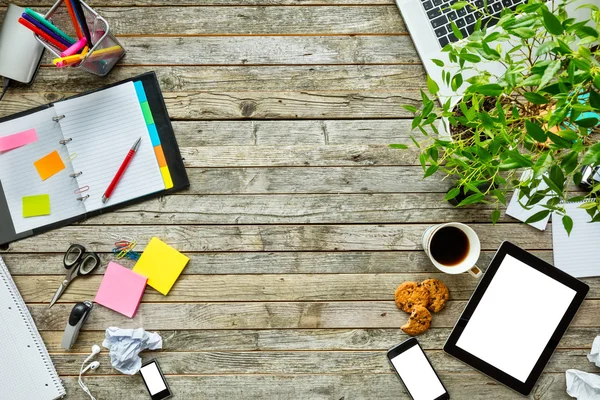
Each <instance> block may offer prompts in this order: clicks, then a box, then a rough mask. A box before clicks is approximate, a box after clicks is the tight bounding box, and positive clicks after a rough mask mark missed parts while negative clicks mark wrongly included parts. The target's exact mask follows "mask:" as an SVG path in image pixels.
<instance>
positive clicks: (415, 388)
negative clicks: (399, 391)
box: [392, 346, 446, 400]
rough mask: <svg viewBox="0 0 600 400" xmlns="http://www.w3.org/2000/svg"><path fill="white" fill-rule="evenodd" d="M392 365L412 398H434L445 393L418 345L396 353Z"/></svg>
mask: <svg viewBox="0 0 600 400" xmlns="http://www.w3.org/2000/svg"><path fill="white" fill-rule="evenodd" d="M392 365H393V366H394V368H396V371H398V375H400V378H401V379H402V382H404V386H406V389H408V391H409V393H410V395H411V396H412V397H413V399H414V400H434V399H437V398H438V397H440V396H441V395H443V394H444V393H446V391H445V390H444V386H442V382H440V380H439V379H438V377H437V375H436V374H435V371H434V370H433V368H432V367H431V365H430V364H429V361H427V358H426V357H425V353H423V351H422V350H421V348H420V347H419V346H413V347H411V348H410V349H408V350H406V351H405V352H404V353H401V354H398V355H397V356H396V357H394V358H393V359H392Z"/></svg>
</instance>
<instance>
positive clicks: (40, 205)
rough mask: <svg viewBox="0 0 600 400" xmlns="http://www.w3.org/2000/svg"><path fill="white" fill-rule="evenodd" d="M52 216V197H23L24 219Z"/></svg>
mask: <svg viewBox="0 0 600 400" xmlns="http://www.w3.org/2000/svg"><path fill="white" fill-rule="evenodd" d="M41 215H50V195H49V194H38V195H36V196H23V217H25V218H28V217H39V216H41Z"/></svg>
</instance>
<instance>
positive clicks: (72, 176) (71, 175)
mask: <svg viewBox="0 0 600 400" xmlns="http://www.w3.org/2000/svg"><path fill="white" fill-rule="evenodd" d="M81 174H83V172H81V171H79V172H76V173H74V174H70V175H69V176H70V177H71V178H77V177H78V176H79V175H81Z"/></svg>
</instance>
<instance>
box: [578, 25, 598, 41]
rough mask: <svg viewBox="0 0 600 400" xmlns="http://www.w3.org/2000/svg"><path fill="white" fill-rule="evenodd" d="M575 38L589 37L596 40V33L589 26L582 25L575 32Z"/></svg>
mask: <svg viewBox="0 0 600 400" xmlns="http://www.w3.org/2000/svg"><path fill="white" fill-rule="evenodd" d="M576 33H577V36H579V37H580V38H584V37H586V36H591V37H594V38H598V31H597V30H595V29H594V28H592V27H591V26H587V25H582V26H580V27H579V28H577V30H576Z"/></svg>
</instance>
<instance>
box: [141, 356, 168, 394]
mask: <svg viewBox="0 0 600 400" xmlns="http://www.w3.org/2000/svg"><path fill="white" fill-rule="evenodd" d="M140 373H141V374H142V377H143V378H144V381H145V382H146V385H147V386H148V391H149V392H150V395H151V396H154V395H155V394H156V393H160V392H162V391H163V390H165V389H167V386H166V385H165V382H164V381H163V378H162V375H161V374H160V371H159V370H158V367H157V366H156V363H151V364H148V365H146V366H144V367H142V368H141V369H140Z"/></svg>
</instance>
